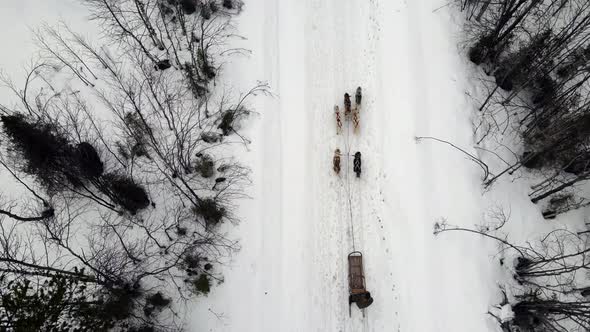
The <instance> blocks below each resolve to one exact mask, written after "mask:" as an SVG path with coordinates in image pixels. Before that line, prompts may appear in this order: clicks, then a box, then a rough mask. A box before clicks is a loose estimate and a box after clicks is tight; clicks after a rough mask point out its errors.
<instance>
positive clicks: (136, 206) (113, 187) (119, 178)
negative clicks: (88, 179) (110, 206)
mask: <svg viewBox="0 0 590 332" xmlns="http://www.w3.org/2000/svg"><path fill="white" fill-rule="evenodd" d="M103 178H104V180H105V181H106V185H107V187H108V189H109V191H110V192H111V195H110V196H111V198H112V199H113V200H114V201H115V202H117V203H118V204H119V205H121V207H122V208H124V209H125V210H127V211H129V212H131V213H132V214H135V213H137V211H138V210H142V209H145V208H146V207H148V206H149V204H150V200H149V198H148V195H147V193H146V191H145V190H144V189H143V188H142V187H141V186H140V185H138V184H136V183H135V182H134V181H133V179H131V178H128V177H126V176H123V175H119V174H113V173H110V174H106V175H105V176H104V177H103Z"/></svg>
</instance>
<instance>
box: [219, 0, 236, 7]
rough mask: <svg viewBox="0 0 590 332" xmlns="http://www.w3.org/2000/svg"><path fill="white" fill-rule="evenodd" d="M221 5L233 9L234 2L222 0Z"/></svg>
mask: <svg viewBox="0 0 590 332" xmlns="http://www.w3.org/2000/svg"><path fill="white" fill-rule="evenodd" d="M222 6H223V7H224V8H227V9H234V2H233V0H223V4H222Z"/></svg>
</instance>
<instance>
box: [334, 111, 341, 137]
mask: <svg viewBox="0 0 590 332" xmlns="http://www.w3.org/2000/svg"><path fill="white" fill-rule="evenodd" d="M334 114H335V115H336V134H341V133H342V118H341V117H340V108H338V105H335V106H334Z"/></svg>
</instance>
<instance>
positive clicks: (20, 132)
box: [0, 114, 78, 191]
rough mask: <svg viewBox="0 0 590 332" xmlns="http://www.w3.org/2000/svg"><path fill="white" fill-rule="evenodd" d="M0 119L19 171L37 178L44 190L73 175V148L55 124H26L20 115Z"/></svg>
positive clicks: (52, 187) (75, 175)
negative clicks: (19, 163)
mask: <svg viewBox="0 0 590 332" xmlns="http://www.w3.org/2000/svg"><path fill="white" fill-rule="evenodd" d="M0 119H1V121H2V124H3V127H4V132H5V133H6V135H7V136H8V137H9V139H10V141H11V143H12V146H13V148H14V150H16V151H17V152H18V153H19V154H20V155H21V156H22V159H23V160H24V164H25V165H24V169H22V170H23V171H24V172H26V173H28V174H31V175H34V176H35V177H37V179H38V180H39V181H40V182H41V184H42V185H43V186H44V187H45V188H46V189H49V190H52V191H53V190H55V191H59V190H62V189H63V187H64V183H67V181H68V179H69V178H72V179H75V178H77V176H78V174H77V173H78V170H77V166H76V163H73V162H72V161H73V160H72V159H73V158H74V154H73V149H72V147H71V145H70V143H69V141H68V139H67V138H66V137H65V135H63V134H61V133H60V132H59V131H58V129H57V127H56V126H55V125H52V124H47V123H41V122H37V123H30V122H28V121H27V120H26V119H25V117H24V116H23V115H21V114H15V115H5V116H2V117H0Z"/></svg>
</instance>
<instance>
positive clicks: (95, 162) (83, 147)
mask: <svg viewBox="0 0 590 332" xmlns="http://www.w3.org/2000/svg"><path fill="white" fill-rule="evenodd" d="M76 153H77V156H78V162H79V164H80V171H81V174H82V175H83V176H85V177H87V178H96V177H99V176H101V175H102V173H103V172H104V166H103V163H102V161H101V160H100V157H99V156H98V153H97V152H96V149H94V147H93V146H92V145H91V144H90V143H87V142H82V143H80V144H78V146H77V147H76Z"/></svg>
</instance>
